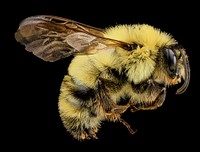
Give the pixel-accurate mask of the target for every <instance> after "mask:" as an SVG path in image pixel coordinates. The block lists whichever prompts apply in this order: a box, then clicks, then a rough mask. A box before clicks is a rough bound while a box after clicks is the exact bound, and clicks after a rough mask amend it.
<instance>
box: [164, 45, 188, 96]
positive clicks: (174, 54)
mask: <svg viewBox="0 0 200 152" xmlns="http://www.w3.org/2000/svg"><path fill="white" fill-rule="evenodd" d="M161 52H162V54H163V60H164V61H163V62H164V66H165V67H164V68H165V70H166V71H167V73H168V75H169V76H170V77H171V78H172V79H173V78H177V79H182V78H183V79H184V83H183V85H182V86H181V87H180V88H179V89H178V90H177V92H176V94H181V93H183V92H184V91H185V90H186V89H187V87H188V85H189V82H190V65H189V61H188V57H187V55H186V54H185V50H184V48H183V47H181V46H180V45H178V44H176V45H172V46H170V47H163V48H161Z"/></svg>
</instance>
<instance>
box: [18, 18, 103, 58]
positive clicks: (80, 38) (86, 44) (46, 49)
mask: <svg viewBox="0 0 200 152" xmlns="http://www.w3.org/2000/svg"><path fill="white" fill-rule="evenodd" d="M15 38H16V40H17V41H18V42H20V43H21V44H23V45H25V47H26V50H27V51H29V52H32V53H33V54H34V55H36V56H37V57H39V58H41V59H43V60H45V61H50V62H54V61H56V60H59V59H61V58H65V57H67V56H70V55H74V54H87V53H95V52H92V50H93V49H94V48H96V49H102V48H104V47H106V45H105V44H103V41H102V38H103V30H102V29H99V28H95V27H92V26H88V25H86V24H82V23H79V22H76V21H73V20H69V19H66V18H61V17H57V16H47V15H40V16H32V17H28V18H26V19H25V20H23V21H22V22H21V23H20V25H19V28H18V30H17V31H16V33H15ZM100 41H102V43H101V42H100Z"/></svg>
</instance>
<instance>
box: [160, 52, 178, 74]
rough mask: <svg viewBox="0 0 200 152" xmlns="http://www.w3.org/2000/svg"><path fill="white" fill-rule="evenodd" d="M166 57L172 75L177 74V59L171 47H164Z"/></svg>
mask: <svg viewBox="0 0 200 152" xmlns="http://www.w3.org/2000/svg"><path fill="white" fill-rule="evenodd" d="M163 54H164V59H165V62H166V63H167V65H168V70H169V74H170V76H172V77H174V76H176V67H177V59H176V55H175V53H174V51H173V50H172V49H170V48H164V49H163Z"/></svg>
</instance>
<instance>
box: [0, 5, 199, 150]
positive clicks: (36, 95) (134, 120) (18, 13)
mask: <svg viewBox="0 0 200 152" xmlns="http://www.w3.org/2000/svg"><path fill="white" fill-rule="evenodd" d="M107 3H108V2H106V3H105V2H103V1H93V2H78V1H74V2H73V1H72V2H67V1H54V2H41V1H40V2H37V1H26V2H23V3H22V2H16V4H14V3H12V2H10V4H5V5H1V7H2V8H4V10H3V9H1V12H0V13H1V25H0V26H1V29H0V30H1V35H0V51H1V66H2V68H1V69H2V70H3V71H2V72H1V76H3V78H2V79H1V81H2V84H1V87H2V88H3V89H2V91H3V92H2V98H1V105H2V106H1V109H2V110H1V112H2V114H1V116H2V117H3V118H2V121H1V127H3V129H1V130H2V135H1V138H3V142H2V143H1V144H2V145H4V146H6V148H7V149H8V148H15V149H19V150H22V149H26V150H30V149H33V148H35V149H41V148H44V149H46V150H51V149H52V148H60V149H62V150H68V148H69V147H70V146H73V147H74V148H76V147H80V146H83V145H86V146H87V148H90V145H93V146H96V149H98V145H109V146H110V147H111V148H114V147H117V148H126V147H127V148H131V149H132V150H134V149H135V148H136V147H140V148H141V149H142V148H143V147H146V148H148V149H150V150H156V149H160V148H159V146H162V148H161V150H162V149H166V148H169V149H174V148H175V147H176V148H190V150H191V149H193V148H195V147H197V146H198V145H197V141H198V138H199V129H198V126H197V123H199V116H198V113H199V107H198V102H199V98H198V94H199V93H198V92H199V91H198V90H199V80H198V73H197V72H198V71H199V56H198V51H199V25H198V24H199V23H198V22H199V16H198V9H197V8H196V6H198V5H196V4H195V3H192V2H190V3H184V2H181V3H178V4H175V2H170V1H168V2H164V1H163V2H162V1H161V2H160V3H158V2H157V3H153V2H148V3H147V2H134V1H132V2H125V1H121V2H117V1H116V2H114V3H112V2H111V4H107ZM4 6H5V7H4ZM32 15H57V16H61V17H66V18H70V19H73V20H76V21H79V22H82V23H85V24H89V25H91V26H95V27H100V28H104V27H107V26H111V25H116V24H135V23H147V24H150V25H153V26H155V27H158V28H160V29H161V30H163V31H166V32H168V33H171V34H172V35H173V36H174V38H175V39H176V40H178V42H179V43H180V44H182V45H183V46H184V47H185V48H186V51H187V54H188V56H189V60H190V65H191V83H190V85H189V88H188V90H187V91H186V92H185V93H184V94H182V95H175V94H174V92H175V89H174V88H170V89H169V90H168V93H167V98H166V100H165V102H164V105H163V106H162V107H160V108H159V109H156V110H153V111H139V112H136V113H130V112H128V111H127V112H126V113H125V114H124V115H123V118H124V119H125V120H126V121H127V122H128V123H129V124H130V125H131V126H132V127H133V128H134V129H137V133H136V134H135V135H131V134H130V133H129V132H128V130H127V129H126V127H125V126H123V125H122V124H120V123H112V122H103V123H102V127H101V129H100V131H99V133H98V134H97V135H98V137H99V139H98V140H92V141H85V142H81V143H80V142H78V141H76V140H75V139H73V138H72V137H71V136H70V135H69V134H68V133H67V132H66V130H65V128H64V127H63V125H62V122H61V120H60V117H59V114H58V108H57V101H58V96H59V89H60V84H61V82H62V79H63V76H64V75H65V74H66V73H67V67H68V65H69V63H70V60H71V58H67V59H63V60H60V61H57V62H54V63H48V62H44V61H43V60H41V59H39V58H37V57H35V56H34V55H32V54H31V53H29V52H27V51H25V49H24V46H22V45H21V44H19V43H18V42H16V41H15V39H14V33H15V31H16V30H17V28H18V25H19V23H20V21H21V20H23V19H24V18H26V17H29V16H32ZM195 85H196V86H195ZM76 145H77V146H76ZM125 145H126V146H125ZM26 147H27V148H26ZM96 149H94V150H96Z"/></svg>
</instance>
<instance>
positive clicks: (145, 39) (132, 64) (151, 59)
mask: <svg viewBox="0 0 200 152" xmlns="http://www.w3.org/2000/svg"><path fill="white" fill-rule="evenodd" d="M105 37H108V38H111V39H115V40H119V41H123V42H126V43H136V44H139V45H138V47H137V48H136V49H135V50H132V51H128V52H127V51H123V50H122V51H120V49H118V53H119V52H127V53H128V54H125V55H123V54H121V53H120V54H121V57H120V58H118V63H119V65H117V67H120V66H121V67H125V69H126V71H127V77H128V80H129V81H132V82H134V83H136V84H137V83H140V82H141V81H144V80H146V79H147V78H149V77H150V76H151V75H152V73H153V71H154V69H155V67H156V62H155V61H156V58H157V56H158V53H159V49H160V48H162V47H164V46H168V45H172V44H176V41H175V40H174V39H173V38H172V36H171V35H170V34H167V33H165V32H161V31H160V30H159V29H156V28H154V27H152V26H149V25H147V24H141V25H139V24H136V25H118V26H115V27H110V28H108V29H106V31H105ZM119 61H120V62H119Z"/></svg>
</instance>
